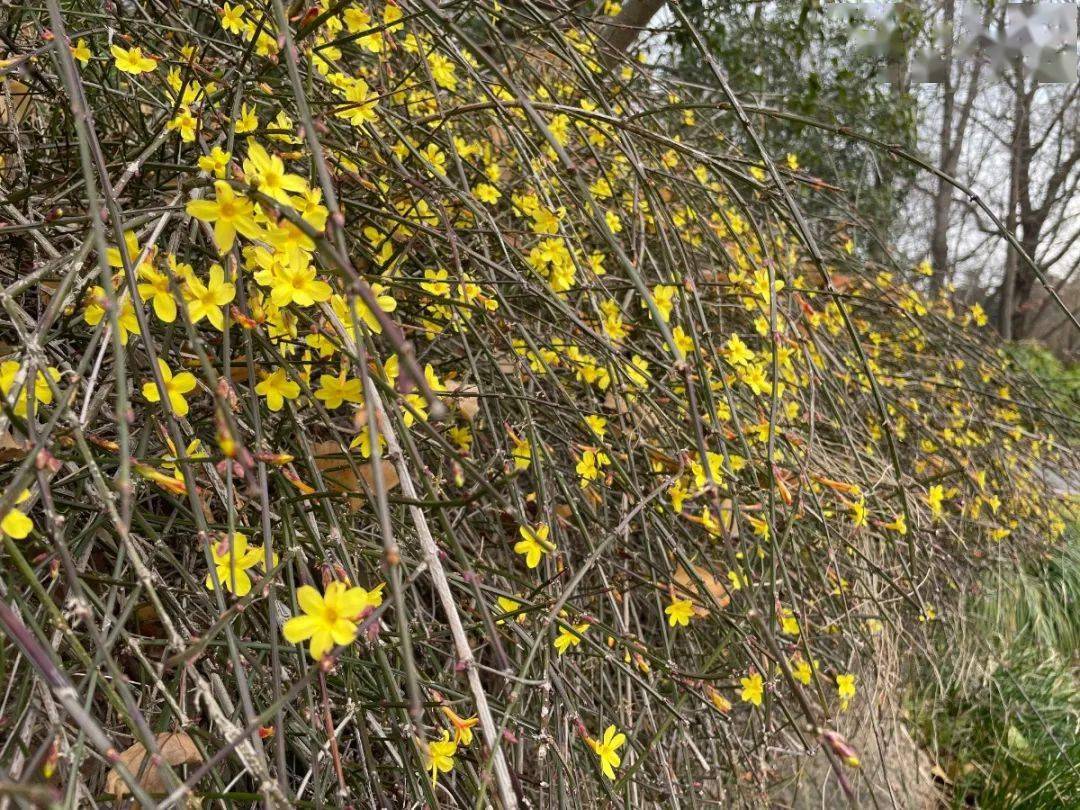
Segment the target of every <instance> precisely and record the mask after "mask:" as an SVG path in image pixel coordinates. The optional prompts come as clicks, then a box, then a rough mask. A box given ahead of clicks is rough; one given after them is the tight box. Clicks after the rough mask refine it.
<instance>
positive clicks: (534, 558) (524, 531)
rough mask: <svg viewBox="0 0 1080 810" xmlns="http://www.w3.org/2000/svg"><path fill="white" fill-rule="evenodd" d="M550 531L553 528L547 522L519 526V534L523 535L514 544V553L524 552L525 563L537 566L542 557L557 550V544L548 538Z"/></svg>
mask: <svg viewBox="0 0 1080 810" xmlns="http://www.w3.org/2000/svg"><path fill="white" fill-rule="evenodd" d="M550 533H551V528H550V527H549V526H548V525H547V524H546V523H538V524H536V526H521V527H519V528H518V534H520V535H521V539H520V540H518V541H517V543H515V544H514V553H515V554H524V555H525V565H526V566H527V567H529V568H536V566H538V565H539V564H540V558H541V557H543V556H544V555H545V554H547V553H548V552H549V551H554V550H555V544H554V543H552V542H551V541H549V540H548V534H550Z"/></svg>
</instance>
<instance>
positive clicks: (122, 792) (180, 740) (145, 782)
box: [105, 731, 203, 798]
mask: <svg viewBox="0 0 1080 810" xmlns="http://www.w3.org/2000/svg"><path fill="white" fill-rule="evenodd" d="M155 742H156V744H157V747H158V750H159V751H160V752H161V757H162V759H164V760H165V762H167V763H168V764H169V765H170V766H171V767H173V768H175V767H177V766H178V765H190V764H193V763H196V762H202V761H203V760H202V755H201V754H200V753H199V749H198V748H196V747H195V742H194V741H193V740H192V739H191V737H190V736H188V735H187V734H185V733H184V732H183V731H170V732H166V733H163V734H158V735H156V737H155ZM146 757H147V751H146V748H144V747H143V744H142V743H135V745H133V746H131V747H130V748H128V749H127V750H126V751H124V752H123V753H122V754H120V762H121V763H122V764H123V765H124V766H126V767H127V769H128V770H129V771H130V772H131V773H132V774H134V775H135V777H136V778H137V779H138V780H139V787H141V788H142V789H143V790H145V791H146V792H147V793H149V794H151V795H155V794H162V793H165V792H166V787H165V774H164V773H163V771H162V769H161V766H160V765H158V764H155V763H153V761H151V762H150V763H147V764H146V765H145V767H144V765H143V762H144V760H145V759H146ZM105 792H106V793H108V794H109V795H111V796H116V797H117V798H120V797H121V796H126V795H127V794H128V793H129V792H130V789H129V788H128V786H127V783H126V782H124V780H123V778H122V777H121V776H120V773H119V772H118V771H117V770H116V769H115V768H113V769H112V770H111V771H109V773H108V775H107V776H106V777H105Z"/></svg>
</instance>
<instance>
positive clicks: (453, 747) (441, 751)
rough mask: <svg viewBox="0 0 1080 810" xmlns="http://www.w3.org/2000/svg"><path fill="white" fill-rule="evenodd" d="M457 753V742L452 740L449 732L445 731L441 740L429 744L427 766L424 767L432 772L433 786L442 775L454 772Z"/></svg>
mask: <svg viewBox="0 0 1080 810" xmlns="http://www.w3.org/2000/svg"><path fill="white" fill-rule="evenodd" d="M456 753H457V742H455V741H454V740H451V739H450V732H449V731H443V733H442V739H441V740H436V741H435V742H429V743H428V744H427V764H426V765H425V766H424V767H426V768H427V769H428V770H429V771H431V783H432V784H435V782H437V781H438V779H439V774H440V773H450V771H451V770H453V768H454V754H456Z"/></svg>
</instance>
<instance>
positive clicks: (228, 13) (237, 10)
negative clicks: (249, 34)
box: [219, 3, 246, 34]
mask: <svg viewBox="0 0 1080 810" xmlns="http://www.w3.org/2000/svg"><path fill="white" fill-rule="evenodd" d="M245 10H246V9H245V8H244V4H243V3H237V4H236V5H235V6H230V5H229V4H228V3H226V4H225V5H224V6H223V7H222V9H221V11H220V12H219V13H220V14H221V27H222V28H224V29H225V30H226V31H228V32H229V33H230V34H239V33H240V32H241V31H243V30H244V11H245Z"/></svg>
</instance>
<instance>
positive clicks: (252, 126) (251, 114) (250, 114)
mask: <svg viewBox="0 0 1080 810" xmlns="http://www.w3.org/2000/svg"><path fill="white" fill-rule="evenodd" d="M258 128H259V119H258V118H257V117H256V116H255V110H253V109H251V108H250V107H248V105H247V103H246V102H245V103H244V105H243V106H242V107H241V108H240V117H239V118H237V119H236V126H235V128H234V129H235V130H236V134H237V135H243V134H244V133H246V132H254V131H255V130H257V129H258Z"/></svg>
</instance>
